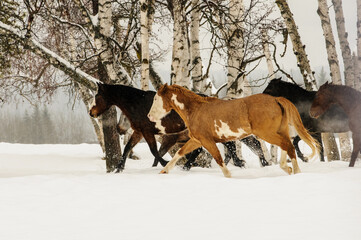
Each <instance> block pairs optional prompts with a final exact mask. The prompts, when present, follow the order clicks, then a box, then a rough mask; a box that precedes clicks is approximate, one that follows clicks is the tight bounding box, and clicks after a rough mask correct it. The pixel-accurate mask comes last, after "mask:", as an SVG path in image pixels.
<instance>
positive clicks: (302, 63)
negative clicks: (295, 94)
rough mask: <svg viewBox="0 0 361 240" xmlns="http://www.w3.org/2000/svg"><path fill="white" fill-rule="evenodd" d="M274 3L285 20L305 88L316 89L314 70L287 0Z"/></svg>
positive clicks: (278, 0) (277, 0)
mask: <svg viewBox="0 0 361 240" xmlns="http://www.w3.org/2000/svg"><path fill="white" fill-rule="evenodd" d="M276 4H277V6H278V8H279V9H280V11H281V15H282V17H283V19H284V21H285V24H286V27H287V30H288V34H289V36H290V38H291V41H292V45H293V52H294V53H295V55H296V58H297V63H298V67H299V68H300V71H301V74H302V76H303V81H304V83H305V86H306V89H307V90H316V89H317V83H316V78H315V76H314V72H313V71H312V70H311V66H310V61H309V60H308V57H307V54H306V51H305V45H303V44H302V41H301V36H300V34H299V33H298V30H297V26H296V23H295V20H294V19H293V14H292V12H291V9H290V8H289V6H288V3H287V0H276Z"/></svg>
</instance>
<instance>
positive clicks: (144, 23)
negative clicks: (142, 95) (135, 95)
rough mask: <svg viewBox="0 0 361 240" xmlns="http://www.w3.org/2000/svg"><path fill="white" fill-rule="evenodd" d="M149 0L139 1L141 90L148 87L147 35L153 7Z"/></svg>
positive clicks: (148, 34)
mask: <svg viewBox="0 0 361 240" xmlns="http://www.w3.org/2000/svg"><path fill="white" fill-rule="evenodd" d="M151 4H152V3H151V1H148V0H141V1H140V39H141V45H142V55H141V56H142V57H141V58H142V59H141V76H142V77H141V81H140V83H141V88H142V89H143V90H148V89H149V61H150V60H149V59H150V58H149V36H150V32H151V31H150V24H151V22H152V21H151V19H149V18H150V16H153V15H150V14H149V13H150V11H151V9H153V6H151Z"/></svg>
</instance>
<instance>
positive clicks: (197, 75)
mask: <svg viewBox="0 0 361 240" xmlns="http://www.w3.org/2000/svg"><path fill="white" fill-rule="evenodd" d="M199 4H200V0H192V5H191V6H192V12H191V23H190V40H191V41H190V44H191V45H190V47H191V69H192V70H191V75H192V79H191V80H192V83H193V90H194V91H195V92H204V90H205V89H204V88H205V86H204V85H205V83H204V80H203V79H202V58H201V51H200V46H199V45H200V43H199V24H200V9H199Z"/></svg>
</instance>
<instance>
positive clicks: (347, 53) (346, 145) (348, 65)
mask: <svg viewBox="0 0 361 240" xmlns="http://www.w3.org/2000/svg"><path fill="white" fill-rule="evenodd" d="M332 3H333V6H334V9H335V17H336V26H337V33H338V38H339V41H340V47H341V53H342V58H343V63H344V68H345V70H344V74H345V84H346V85H347V86H349V87H354V83H355V70H354V64H353V62H352V56H351V49H350V44H349V42H348V40H347V35H348V34H347V32H346V28H345V18H344V16H343V9H342V0H332ZM338 136H339V138H340V147H341V157H342V159H343V160H346V159H347V160H348V159H350V158H351V142H350V138H349V134H348V133H340V134H338Z"/></svg>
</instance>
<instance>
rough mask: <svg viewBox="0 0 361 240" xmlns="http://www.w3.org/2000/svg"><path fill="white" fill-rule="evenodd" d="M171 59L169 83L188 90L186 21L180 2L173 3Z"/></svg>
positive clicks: (176, 0) (188, 64)
mask: <svg viewBox="0 0 361 240" xmlns="http://www.w3.org/2000/svg"><path fill="white" fill-rule="evenodd" d="M173 16H174V19H173V21H174V27H173V57H172V73H171V83H172V84H178V85H180V86H183V87H186V88H188V89H190V76H189V66H190V58H189V47H188V41H187V36H188V34H187V19H186V14H185V3H184V2H183V1H182V0H174V1H173Z"/></svg>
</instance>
